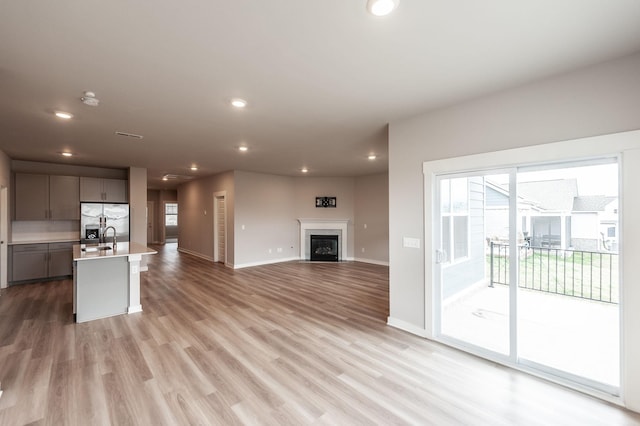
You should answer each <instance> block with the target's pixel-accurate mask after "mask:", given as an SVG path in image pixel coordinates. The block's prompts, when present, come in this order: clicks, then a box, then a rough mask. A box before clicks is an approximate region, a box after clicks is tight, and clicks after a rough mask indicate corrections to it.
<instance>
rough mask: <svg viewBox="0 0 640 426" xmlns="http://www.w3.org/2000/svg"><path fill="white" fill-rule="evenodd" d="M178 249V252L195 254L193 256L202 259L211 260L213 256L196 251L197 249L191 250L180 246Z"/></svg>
mask: <svg viewBox="0 0 640 426" xmlns="http://www.w3.org/2000/svg"><path fill="white" fill-rule="evenodd" d="M178 251H179V252H180V253H185V254H190V255H191V256H195V257H199V258H200V259H204V260H208V261H210V262H213V257H211V256H206V255H204V254H202V253H198V252H197V251H193V250H188V249H185V248H182V247H178Z"/></svg>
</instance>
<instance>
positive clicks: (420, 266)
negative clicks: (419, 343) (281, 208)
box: [389, 54, 640, 330]
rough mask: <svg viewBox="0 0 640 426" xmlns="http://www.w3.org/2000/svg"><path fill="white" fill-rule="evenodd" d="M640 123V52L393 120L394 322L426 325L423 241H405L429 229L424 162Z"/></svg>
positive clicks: (629, 127)
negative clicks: (408, 245)
mask: <svg viewBox="0 0 640 426" xmlns="http://www.w3.org/2000/svg"><path fill="white" fill-rule="evenodd" d="M638 128H640V54H636V55H632V56H628V57H625V58H621V59H618V60H615V61H610V62H606V63H603V64H600V65H597V66H592V67H588V68H584V69H581V70H577V71H574V72H571V73H567V74H563V75H559V76H556V77H553V78H548V79H545V80H541V81H538V82H535V83H531V84H528V85H525V86H521V87H519V88H515V89H512V90H507V91H504V92H500V93H496V94H493V95H490V96H486V97H483V98H479V99H476V100H473V101H469V102H465V103H462V104H459V105H456V106H453V107H450V108H446V109H442V110H437V111H432V112H429V113H426V114H423V115H420V116H416V117H414V118H412V119H408V120H404V121H398V122H393V123H391V124H390V126H389V194H390V195H389V206H390V208H389V223H390V228H389V259H390V272H389V275H390V277H389V298H390V307H389V308H390V322H393V321H395V322H396V323H399V324H405V325H406V326H407V328H410V327H415V329H417V330H420V329H424V327H425V314H426V313H427V312H426V311H425V310H426V309H430V307H426V306H425V294H424V288H425V274H424V270H425V263H424V262H425V253H424V251H423V249H422V247H424V242H423V244H421V248H420V249H415V248H406V247H403V244H402V241H403V237H412V238H418V239H420V240H423V237H424V232H425V229H424V209H425V200H424V196H423V194H424V189H423V175H422V164H423V162H425V161H430V160H437V159H444V158H451V157H458V156H463V155H469V154H477V153H484V152H492V151H498V150H503V149H509V148H517V147H524V146H529V145H538V144H544V143H550V142H556V141H563V140H568V139H577V138H581V137H587V136H594V135H602V134H609V133H617V132H623V131H627V130H634V129H638ZM523 161H526V159H523ZM426 201H427V202H426V208H430V200H426ZM429 279H430V277H429Z"/></svg>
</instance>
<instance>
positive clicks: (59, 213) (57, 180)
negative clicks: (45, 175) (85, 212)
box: [49, 175, 80, 220]
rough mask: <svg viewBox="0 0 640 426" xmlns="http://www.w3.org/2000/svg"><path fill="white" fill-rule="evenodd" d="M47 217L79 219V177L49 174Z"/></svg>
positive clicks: (53, 218)
mask: <svg viewBox="0 0 640 426" xmlns="http://www.w3.org/2000/svg"><path fill="white" fill-rule="evenodd" d="M49 219H52V220H80V178H79V177H77V176H53V175H52V176H49Z"/></svg>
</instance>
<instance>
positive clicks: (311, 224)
mask: <svg viewBox="0 0 640 426" xmlns="http://www.w3.org/2000/svg"><path fill="white" fill-rule="evenodd" d="M298 222H300V259H303V260H311V235H318V236H326V235H333V236H336V235H337V236H338V262H340V261H342V260H349V259H348V257H347V253H348V252H349V249H348V244H347V242H348V241H349V225H348V224H349V219H305V218H300V219H298Z"/></svg>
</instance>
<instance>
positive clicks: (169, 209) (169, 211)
mask: <svg viewBox="0 0 640 426" xmlns="http://www.w3.org/2000/svg"><path fill="white" fill-rule="evenodd" d="M164 224H165V226H178V204H177V203H166V204H165V205H164Z"/></svg>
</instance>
